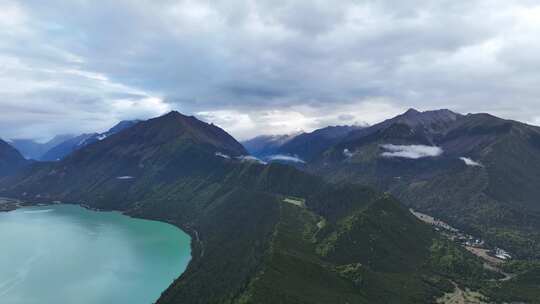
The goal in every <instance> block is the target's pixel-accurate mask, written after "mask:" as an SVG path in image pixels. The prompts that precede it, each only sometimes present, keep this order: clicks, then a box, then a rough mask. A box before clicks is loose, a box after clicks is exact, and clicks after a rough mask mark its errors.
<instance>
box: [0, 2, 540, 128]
mask: <svg viewBox="0 0 540 304" xmlns="http://www.w3.org/2000/svg"><path fill="white" fill-rule="evenodd" d="M539 20H540V4H539V3H537V2H536V1H527V0H505V1H502V0H470V1H428V0H411V1H407V2H406V3H405V2H404V3H398V2H396V1H394V0H392V1H390V0H381V1H353V0H342V1H322V0H314V1H308V0H291V1H275V0H227V1H225V0H215V1H210V0H197V1H196V0H180V1H171V0H164V1H147V0H142V1H127V0H118V1H99V2H98V1H71V0H50V1H38V0H28V1H14V0H0V132H1V134H0V136H2V137H5V138H10V137H32V138H43V137H50V136H52V135H54V134H58V133H67V132H69V133H80V132H88V131H101V130H104V129H106V128H107V127H109V126H111V125H112V124H114V123H115V122H116V121H118V120H119V119H126V118H146V117H151V116H156V115H159V114H162V113H163V112H166V111H168V110H171V109H176V110H179V111H181V112H184V113H186V114H197V115H199V116H202V117H203V118H205V119H211V120H215V121H216V123H217V124H219V125H220V126H222V127H224V128H225V129H227V130H228V131H230V132H231V133H232V134H233V135H235V136H237V137H240V138H242V139H243V138H247V137H252V136H254V135H256V134H259V133H270V134H277V133H289V132H294V131H298V130H305V131H310V130H312V129H314V128H318V127H322V126H324V125H328V124H353V123H364V122H368V123H373V122H377V121H380V120H382V119H384V118H387V117H389V116H391V115H394V114H397V113H398V112H400V111H402V110H404V109H406V108H409V107H415V108H418V109H421V110H427V109H434V108H442V107H445V108H448V107H450V108H452V109H453V110H455V111H458V112H463V113H466V112H491V113H493V114H496V115H500V116H503V117H507V118H513V119H518V120H523V121H527V122H531V123H538V121H539V118H538V117H540V107H538V96H540V86H538V83H539V82H540V76H539V74H538V72H537V71H538V68H539V67H540V57H539V56H537V54H538V53H540V40H539V39H537V37H539V36H540V21H539ZM450 105H452V106H450Z"/></svg>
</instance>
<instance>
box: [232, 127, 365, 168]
mask: <svg viewBox="0 0 540 304" xmlns="http://www.w3.org/2000/svg"><path fill="white" fill-rule="evenodd" d="M361 128H362V127H359V126H329V127H326V128H322V129H317V130H315V131H313V132H310V133H300V134H295V135H262V136H257V137H255V138H253V139H251V140H248V141H245V142H243V143H242V144H243V145H244V146H245V147H246V149H247V150H248V151H249V153H250V154H251V155H254V156H256V157H259V158H261V159H263V160H267V161H279V162H284V163H291V162H296V163H299V162H302V163H303V162H306V161H310V160H312V159H314V158H315V157H316V156H318V155H319V154H321V153H322V152H324V151H325V150H326V149H328V148H330V147H331V146H333V145H334V144H336V143H338V142H339V141H340V140H341V139H343V138H344V137H345V136H347V135H348V134H349V133H350V132H351V131H355V130H359V129H361Z"/></svg>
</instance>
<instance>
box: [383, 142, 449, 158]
mask: <svg viewBox="0 0 540 304" xmlns="http://www.w3.org/2000/svg"><path fill="white" fill-rule="evenodd" d="M381 148H383V149H384V150H386V152H383V153H382V154H381V155H382V156H383V157H401V158H410V159H419V158H424V157H436V156H440V155H441V154H443V149H441V148H440V147H436V146H425V145H409V146H405V145H392V144H387V145H381Z"/></svg>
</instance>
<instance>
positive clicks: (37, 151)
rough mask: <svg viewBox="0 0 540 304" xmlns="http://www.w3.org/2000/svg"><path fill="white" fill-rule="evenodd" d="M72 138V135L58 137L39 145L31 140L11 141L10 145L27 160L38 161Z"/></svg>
mask: <svg viewBox="0 0 540 304" xmlns="http://www.w3.org/2000/svg"><path fill="white" fill-rule="evenodd" d="M71 138H73V135H58V136H55V137H54V138H52V139H51V140H49V141H47V142H45V143H40V142H37V141H35V140H31V139H12V140H11V141H10V144H11V145H12V146H13V147H15V148H16V149H17V150H18V151H19V152H21V154H22V155H23V156H24V157H25V158H27V159H34V160H40V159H41V157H42V156H43V154H45V153H46V152H47V151H48V150H50V149H51V148H53V147H55V146H56V145H59V144H61V143H62V142H64V141H66V140H69V139H71Z"/></svg>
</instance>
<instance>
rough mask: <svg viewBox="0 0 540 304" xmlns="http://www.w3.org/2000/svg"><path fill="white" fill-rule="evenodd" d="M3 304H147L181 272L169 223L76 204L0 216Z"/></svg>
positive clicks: (186, 244)
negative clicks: (96, 209) (97, 210)
mask: <svg viewBox="0 0 540 304" xmlns="http://www.w3.org/2000/svg"><path fill="white" fill-rule="evenodd" d="M0 244H1V245H0V303H5V304H34V303H35V304H48V303H51V304H52V303H55V304H64V303H66V304H68V303H77V304H109V303H110V304H122V303H128V304H150V303H154V302H155V301H156V300H157V299H158V298H159V296H160V294H161V292H163V291H164V290H165V289H166V288H167V287H168V286H169V285H170V284H171V283H172V282H173V281H174V279H176V278H177V277H179V276H180V274H181V273H182V272H183V271H184V270H185V268H186V266H187V264H188V262H189V260H190V259H191V249H190V237H189V236H188V235H187V234H186V233H184V232H183V231H182V230H180V229H178V228H177V227H174V226H172V225H169V224H166V223H161V222H155V221H148V220H141V219H134V218H130V217H127V216H124V215H122V214H121V213H118V212H95V211H90V210H87V209H84V208H81V207H79V206H76V205H52V206H43V207H30V208H21V209H18V210H15V211H12V212H7V213H0Z"/></svg>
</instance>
